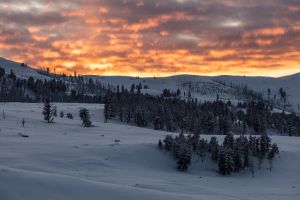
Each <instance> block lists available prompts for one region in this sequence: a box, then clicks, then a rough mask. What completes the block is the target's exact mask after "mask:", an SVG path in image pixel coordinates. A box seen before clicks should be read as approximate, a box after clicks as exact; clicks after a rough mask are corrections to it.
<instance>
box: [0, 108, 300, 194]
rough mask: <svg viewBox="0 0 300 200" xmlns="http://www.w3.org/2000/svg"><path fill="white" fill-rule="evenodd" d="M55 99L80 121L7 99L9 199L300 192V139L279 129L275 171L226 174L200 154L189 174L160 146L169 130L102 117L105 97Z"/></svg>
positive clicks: (1, 176) (4, 142)
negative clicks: (85, 113)
mask: <svg viewBox="0 0 300 200" xmlns="http://www.w3.org/2000/svg"><path fill="white" fill-rule="evenodd" d="M55 105H56V106H57V110H58V112H60V111H64V112H65V113H66V112H70V113H72V114H73V115H74V117H75V118H74V120H70V119H66V118H59V117H58V118H56V119H55V123H54V124H47V123H45V122H44V121H42V116H41V109H42V104H21V103H5V104H3V103H1V104H0V109H1V111H2V110H3V111H4V113H5V120H4V119H3V118H2V115H1V117H0V129H1V130H0V199H1V200H20V199H22V200H33V199H43V200H54V199H55V200H82V199H88V200H94V199H95V200H96V199H97V200H98V199H106V200H119V199H125V200H135V199H136V200H144V199H149V200H153V199H158V200H159V199H161V200H165V199H199V200H200V199H207V200H215V199H225V200H229V199H230V200H237V199H244V200H252V199H261V200H296V199H299V198H300V192H299V185H300V171H299V169H300V162H299V160H300V146H299V144H300V138H294V137H279V136H272V139H273V141H274V142H276V143H278V145H279V147H280V150H281V152H280V158H278V159H276V160H275V161H274V169H273V171H272V172H270V171H269V170H268V169H267V166H268V163H265V167H264V168H263V169H262V170H261V171H257V172H256V177H255V178H251V173H250V172H249V171H244V172H242V173H239V174H233V175H232V176H228V177H223V176H221V175H219V174H218V173H217V171H216V169H217V166H215V165H211V164H210V163H208V162H205V163H206V164H201V161H200V159H199V160H194V161H193V163H192V166H191V168H190V169H189V171H188V172H187V173H182V172H178V171H177V170H176V169H175V161H174V160H173V159H172V158H171V157H170V156H169V155H168V154H167V153H166V152H161V151H159V150H158V148H157V146H156V145H157V141H158V140H159V139H162V138H163V137H164V136H165V135H166V134H168V133H167V132H161V131H154V130H150V129H142V128H138V127H132V126H127V125H121V124H111V123H102V122H103V117H102V111H103V105H99V104H98V105H96V104H63V103H60V104H55ZM80 107H86V108H88V109H89V110H90V111H91V114H92V121H93V124H94V125H95V127H92V128H84V127H82V126H81V124H80V123H81V122H80V120H79V119H78V110H79V108H80ZM22 118H24V119H25V121H26V123H25V127H24V128H23V127H22V125H21V123H20V121H21V120H22ZM20 133H21V134H23V135H28V136H29V137H28V138H26V137H21V136H20ZM202 137H208V136H202ZM219 139H220V140H221V137H220V138H219Z"/></svg>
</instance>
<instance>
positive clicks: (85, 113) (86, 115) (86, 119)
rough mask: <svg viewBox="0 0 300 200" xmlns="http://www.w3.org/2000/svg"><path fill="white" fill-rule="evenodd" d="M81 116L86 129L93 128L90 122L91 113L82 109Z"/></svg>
mask: <svg viewBox="0 0 300 200" xmlns="http://www.w3.org/2000/svg"><path fill="white" fill-rule="evenodd" d="M79 116H80V118H81V120H82V124H83V125H84V127H91V126H92V122H91V121H90V113H89V111H88V110H87V109H86V108H82V109H80V111H79Z"/></svg>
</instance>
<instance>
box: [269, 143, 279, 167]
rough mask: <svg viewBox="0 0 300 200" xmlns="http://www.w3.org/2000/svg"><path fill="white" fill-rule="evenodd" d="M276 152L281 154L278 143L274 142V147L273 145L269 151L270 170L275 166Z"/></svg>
mask: <svg viewBox="0 0 300 200" xmlns="http://www.w3.org/2000/svg"><path fill="white" fill-rule="evenodd" d="M275 154H279V148H278V146H277V144H273V145H272V147H271V150H270V152H269V153H268V160H269V164H270V171H272V168H273V159H274V157H275Z"/></svg>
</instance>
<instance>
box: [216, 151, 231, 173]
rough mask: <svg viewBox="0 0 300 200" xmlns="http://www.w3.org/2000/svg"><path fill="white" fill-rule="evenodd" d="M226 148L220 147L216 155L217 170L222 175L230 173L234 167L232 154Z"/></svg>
mask: <svg viewBox="0 0 300 200" xmlns="http://www.w3.org/2000/svg"><path fill="white" fill-rule="evenodd" d="M229 151H230V150H228V149H222V150H221V151H220V153H219V155H218V166H219V172H220V174H222V175H223V176H225V175H230V174H231V172H232V171H233V169H234V163H233V159H232V155H231V153H230V152H229Z"/></svg>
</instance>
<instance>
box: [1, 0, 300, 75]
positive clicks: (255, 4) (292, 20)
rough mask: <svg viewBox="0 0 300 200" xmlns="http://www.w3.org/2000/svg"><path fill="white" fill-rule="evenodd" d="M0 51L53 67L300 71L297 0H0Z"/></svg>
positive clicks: (120, 71)
mask: <svg viewBox="0 0 300 200" xmlns="http://www.w3.org/2000/svg"><path fill="white" fill-rule="evenodd" d="M0 56H1V57H5V58H8V59H11V60H15V61H19V62H25V63H28V64H29V65H31V66H34V67H37V68H47V67H49V68H50V69H51V71H54V70H55V72H56V73H67V74H71V73H73V72H74V71H76V72H77V74H98V75H130V76H169V75H175V74H199V75H221V74H230V75H247V76H274V77H278V76H284V75H288V74H293V73H296V72H300V0H264V1H262V0H251V1H247V0H72V1H71V0H44V1H43V0H1V1H0Z"/></svg>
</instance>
